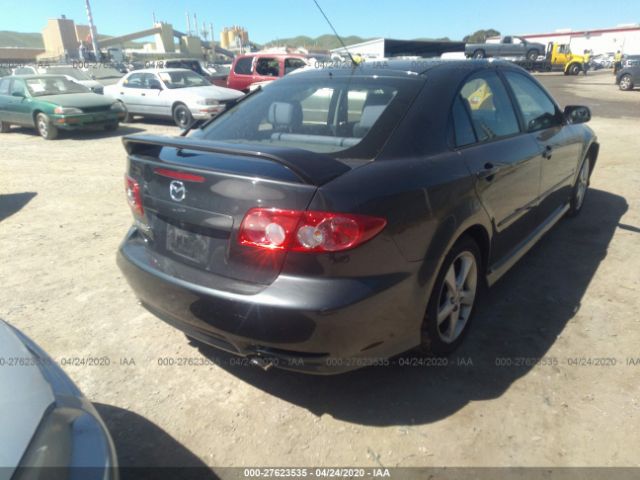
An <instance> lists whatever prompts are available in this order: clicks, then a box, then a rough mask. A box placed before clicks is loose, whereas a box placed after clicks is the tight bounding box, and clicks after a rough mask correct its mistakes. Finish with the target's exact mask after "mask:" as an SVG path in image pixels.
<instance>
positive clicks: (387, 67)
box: [295, 58, 522, 77]
mask: <svg viewBox="0 0 640 480" xmlns="http://www.w3.org/2000/svg"><path fill="white" fill-rule="evenodd" d="M317 65H318V67H317V68H311V69H307V70H304V71H301V72H299V73H296V75H295V76H296V77H299V76H301V75H305V76H307V75H308V76H321V75H322V74H323V73H324V72H327V71H329V72H331V75H337V76H351V75H353V74H358V75H363V76H378V77H407V76H412V75H413V76H415V75H426V74H428V73H429V72H430V71H433V70H436V69H437V70H438V71H439V72H451V73H458V74H461V73H466V74H468V73H472V72H473V71H476V70H482V69H486V68H489V67H497V66H499V67H501V68H505V69H512V70H522V68H521V67H518V66H517V65H514V64H513V63H511V62H507V61H505V60H493V59H489V60H475V59H468V60H443V59H440V58H434V59H429V58H420V59H416V60H370V61H365V62H364V63H362V64H360V65H358V66H354V67H351V66H349V62H344V63H343V64H341V65H338V64H336V63H335V62H331V61H329V62H326V66H324V65H323V63H322V62H318V64H317Z"/></svg>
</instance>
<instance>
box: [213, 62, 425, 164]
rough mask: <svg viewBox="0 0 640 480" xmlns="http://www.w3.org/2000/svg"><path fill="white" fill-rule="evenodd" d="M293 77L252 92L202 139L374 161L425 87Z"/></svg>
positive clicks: (404, 81) (401, 81)
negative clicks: (372, 159) (371, 159)
mask: <svg viewBox="0 0 640 480" xmlns="http://www.w3.org/2000/svg"><path fill="white" fill-rule="evenodd" d="M295 77H298V78H294V77H287V78H285V79H282V80H278V81H277V82H274V83H272V84H270V85H269V86H267V87H265V88H264V89H262V90H260V91H257V92H254V93H253V94H251V96H250V98H247V99H246V100H244V101H241V102H240V103H239V104H238V105H236V106H235V107H233V108H231V109H230V110H229V111H227V112H225V113H224V114H222V115H220V116H219V117H218V118H217V119H216V120H215V121H213V122H212V123H211V124H210V125H208V126H207V127H205V129H204V132H203V134H202V136H203V137H204V138H207V139H209V140H215V141H224V142H227V143H242V144H249V145H271V146H275V147H290V148H299V149H304V150H309V151H311V152H316V153H327V154H332V155H333V156H334V157H336V158H356V159H361V158H373V157H374V156H375V155H376V154H377V153H378V152H379V150H380V149H381V148H382V146H383V145H384V143H385V142H386V140H387V139H388V137H389V135H390V133H391V131H392V130H393V128H394V127H395V126H396V125H397V123H398V122H399V120H400V119H401V118H402V116H403V115H404V113H405V112H406V110H407V108H408V106H409V105H410V104H411V102H412V100H413V99H414V97H415V95H416V94H417V92H418V90H419V88H420V85H422V82H421V81H420V80H418V79H416V78H385V77H377V78H375V77H370V76H356V75H354V76H351V77H337V76H336V77H332V76H330V75H329V74H327V76H326V77H320V78H318V77H315V78H308V77H306V78H300V77H299V76H295Z"/></svg>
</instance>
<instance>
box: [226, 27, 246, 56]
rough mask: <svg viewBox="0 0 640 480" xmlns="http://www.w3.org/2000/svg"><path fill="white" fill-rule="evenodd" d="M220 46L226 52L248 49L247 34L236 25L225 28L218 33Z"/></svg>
mask: <svg viewBox="0 0 640 480" xmlns="http://www.w3.org/2000/svg"><path fill="white" fill-rule="evenodd" d="M220 46H221V47H222V48H224V49H226V50H231V51H237V52H240V51H243V50H244V49H245V48H248V47H249V32H247V30H245V29H244V28H243V27H239V26H237V25H235V26H233V27H225V28H224V29H223V30H222V32H220Z"/></svg>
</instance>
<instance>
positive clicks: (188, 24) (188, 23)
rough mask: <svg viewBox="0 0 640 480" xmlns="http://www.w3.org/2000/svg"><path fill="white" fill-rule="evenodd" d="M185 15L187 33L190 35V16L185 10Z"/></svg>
mask: <svg viewBox="0 0 640 480" xmlns="http://www.w3.org/2000/svg"><path fill="white" fill-rule="evenodd" d="M185 13H186V15H187V35H188V36H191V18H190V17H189V12H185Z"/></svg>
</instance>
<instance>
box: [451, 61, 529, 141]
mask: <svg viewBox="0 0 640 480" xmlns="http://www.w3.org/2000/svg"><path fill="white" fill-rule="evenodd" d="M460 97H461V99H462V101H463V103H466V107H467V108H468V109H469V112H470V113H471V122H472V124H473V128H474V130H475V133H476V136H477V137H478V140H479V141H480V142H484V141H488V140H493V139H495V138H500V137H507V136H509V135H513V134H516V133H518V132H519V131H520V127H519V125H518V119H517V117H516V114H515V112H514V110H513V105H512V104H511V100H510V99H509V95H508V94H507V90H506V88H505V87H504V85H503V83H502V81H501V80H500V78H499V77H498V75H497V74H496V73H494V72H488V73H482V74H480V75H477V76H475V77H472V78H471V79H470V80H469V81H467V83H465V85H464V86H463V87H462V89H461V91H460Z"/></svg>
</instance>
